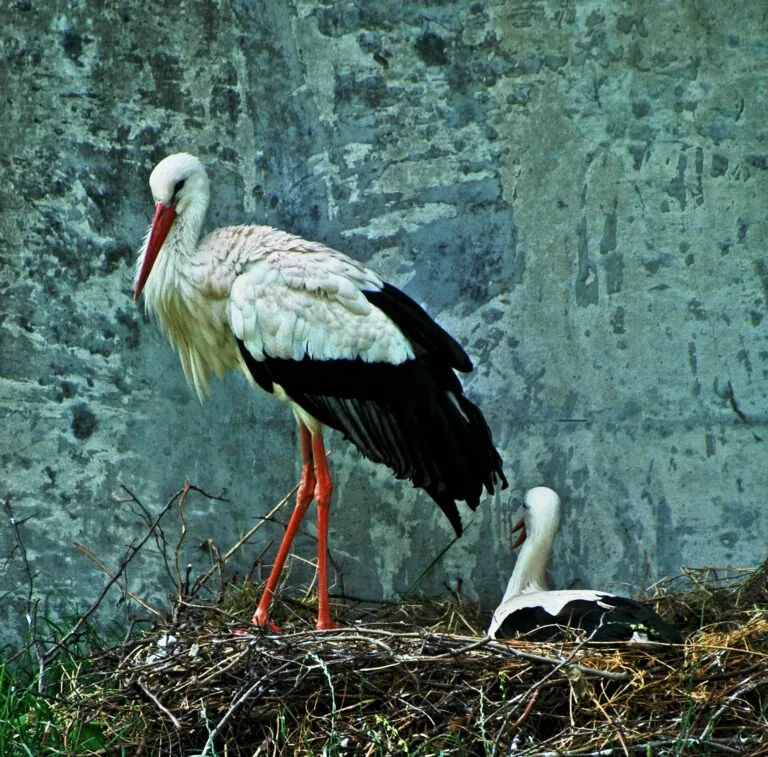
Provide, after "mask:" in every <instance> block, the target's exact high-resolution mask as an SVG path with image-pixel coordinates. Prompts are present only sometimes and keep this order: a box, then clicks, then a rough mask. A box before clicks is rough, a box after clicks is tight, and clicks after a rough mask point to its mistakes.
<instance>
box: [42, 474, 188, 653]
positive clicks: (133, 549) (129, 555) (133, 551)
mask: <svg viewBox="0 0 768 757" xmlns="http://www.w3.org/2000/svg"><path fill="white" fill-rule="evenodd" d="M183 491H184V489H180V490H179V491H177V492H176V494H174V495H173V496H172V497H171V498H170V499H169V500H168V502H167V503H166V504H165V506H164V507H163V509H162V510H160V512H159V513H158V514H157V515H156V516H155V518H154V519H153V521H152V523H151V524H150V526H149V530H148V531H147V533H146V534H145V535H144V538H143V539H142V540H141V541H140V542H139V543H138V545H136V546H134V545H131V546H130V547H129V548H128V551H127V552H126V554H125V556H124V557H123V559H122V560H120V564H119V565H118V568H117V572H116V573H115V574H114V575H110V579H109V581H107V583H106V584H105V585H104V587H103V588H102V590H101V591H100V592H99V595H98V596H97V597H96V599H95V600H94V602H93V603H92V604H91V606H90V607H89V608H88V609H87V610H86V611H85V612H84V613H83V614H82V615H81V616H80V617H79V618H78V619H77V622H76V623H75V625H74V626H72V628H70V629H69V631H67V633H65V634H64V636H62V637H61V639H59V641H58V642H56V643H55V644H54V646H53V647H52V648H51V649H49V650H48V651H47V652H46V654H45V660H46V662H48V661H50V660H51V659H53V657H54V655H55V653H56V652H57V651H58V650H59V649H60V648H62V647H63V646H64V643H65V642H66V641H67V640H68V639H70V638H71V637H72V636H74V635H75V634H76V633H77V632H78V631H79V630H80V628H81V627H82V626H83V624H84V623H85V622H86V621H87V620H88V618H90V617H91V615H93V613H94V612H96V609H97V608H98V607H99V605H100V604H101V603H102V602H103V601H104V597H105V596H106V595H107V592H108V591H109V590H110V589H111V588H112V585H113V584H115V583H117V582H118V580H119V579H120V576H122V575H123V573H124V572H125V570H126V568H127V567H128V564H129V563H130V562H131V560H133V558H134V557H135V556H136V555H137V554H138V552H139V550H140V549H141V548H142V547H143V546H144V545H145V544H146V543H147V541H149V538H150V537H151V536H152V534H153V533H154V532H155V529H156V528H157V527H158V524H159V523H160V521H161V520H162V518H163V516H164V515H165V514H166V513H167V512H168V510H170V509H171V507H172V506H173V503H174V502H175V501H176V499H177V498H178V497H179V496H181V493H182V492H183Z"/></svg>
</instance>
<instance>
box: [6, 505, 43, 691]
mask: <svg viewBox="0 0 768 757" xmlns="http://www.w3.org/2000/svg"><path fill="white" fill-rule="evenodd" d="M3 510H4V512H5V514H6V515H7V516H8V520H9V521H10V523H11V528H12V529H13V536H14V539H15V541H16V544H15V546H14V548H13V550H11V557H12V556H13V552H14V551H15V550H17V549H18V551H19V554H20V555H21V563H22V565H23V566H24V573H25V575H26V577H27V612H26V617H27V624H28V625H29V633H30V638H31V640H32V647H33V648H34V650H35V657H36V658H37V669H38V676H37V691H38V694H42V693H43V691H45V653H44V652H43V651H41V650H42V641H41V640H40V639H39V638H38V637H37V600H35V599H33V597H34V593H35V580H34V576H33V575H32V568H31V567H30V565H29V559H28V558H27V549H26V547H25V546H24V541H23V540H22V538H21V531H20V530H19V526H21V525H23V524H24V523H26V521H27V520H29V519H28V518H24V519H23V520H21V521H19V520H16V514H15V513H14V511H13V507H11V498H10V497H6V498H5V500H4V501H3ZM9 559H10V558H9Z"/></svg>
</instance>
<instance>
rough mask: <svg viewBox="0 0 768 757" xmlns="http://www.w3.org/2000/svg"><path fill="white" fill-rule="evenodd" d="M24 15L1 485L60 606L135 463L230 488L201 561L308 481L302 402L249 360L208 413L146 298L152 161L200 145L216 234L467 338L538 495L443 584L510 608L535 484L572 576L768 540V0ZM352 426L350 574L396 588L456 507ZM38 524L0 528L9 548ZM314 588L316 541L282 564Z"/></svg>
mask: <svg viewBox="0 0 768 757" xmlns="http://www.w3.org/2000/svg"><path fill="white" fill-rule="evenodd" d="M0 9H1V12H2V34H1V35H0V96H1V97H2V116H1V118H2V149H1V150H0V172H1V181H0V204H1V207H2V226H1V227H0V262H1V265H2V269H1V270H0V298H1V300H0V302H1V303H2V305H1V314H0V347H1V348H2V354H1V357H0V360H1V361H2V362H1V364H0V395H1V396H2V406H1V407H0V414H1V417H2V433H1V434H0V461H1V463H2V472H1V473H0V475H1V476H2V479H1V480H0V497H2V498H5V497H6V496H8V497H10V499H11V502H12V504H13V506H14V508H15V510H16V514H17V516H18V517H19V518H29V520H28V521H27V522H26V523H25V524H24V525H23V528H22V532H23V536H24V539H25V543H26V547H27V550H28V556H29V560H30V564H31V567H32V570H33V571H34V573H35V592H36V596H39V597H40V598H42V599H44V601H46V602H48V604H49V607H50V608H51V609H54V610H57V611H62V610H68V609H69V610H71V609H73V608H75V607H83V606H86V605H87V604H89V603H90V602H91V601H92V600H93V598H94V597H95V594H96V592H97V589H98V588H99V587H100V586H101V585H102V584H103V582H104V581H105V576H104V575H103V574H102V573H101V572H100V571H99V570H98V568H96V567H95V566H94V565H93V564H92V563H91V562H90V561H89V560H88V559H87V558H86V557H84V556H83V554H81V552H79V551H77V549H76V548H75V547H74V546H73V542H76V541H77V542H80V543H82V544H85V545H87V546H88V547H89V548H90V549H92V550H93V551H94V552H95V553H96V554H97V555H98V556H99V557H100V558H101V559H102V560H103V561H104V562H105V563H106V564H107V565H112V566H114V565H116V564H117V562H118V560H119V558H120V556H121V555H122V554H123V553H124V552H125V548H126V546H127V545H128V544H129V543H131V542H132V541H133V540H135V539H136V538H138V537H139V536H140V535H142V534H143V533H145V530H146V524H145V523H144V521H143V520H142V517H141V512H140V510H139V508H138V507H136V506H135V505H134V506H132V505H131V503H130V502H125V501H124V500H125V492H124V490H123V489H122V488H121V486H123V485H124V486H126V487H128V488H129V489H130V490H131V491H132V492H134V493H135V495H136V496H137V497H138V498H139V499H141V501H142V502H143V503H144V504H145V505H146V507H147V508H148V509H149V510H150V511H152V512H155V511H157V510H158V509H159V508H160V507H161V506H162V505H163V504H164V503H165V501H166V500H167V499H168V498H169V496H170V495H171V494H172V493H173V492H174V491H176V490H178V489H179V488H180V487H181V485H182V484H183V482H184V480H185V479H188V480H189V481H191V482H193V483H195V484H197V485H198V486H200V487H202V488H203V489H205V490H206V491H208V492H211V493H213V494H220V493H222V492H225V493H226V497H227V499H228V500H229V501H228V502H226V503H222V502H217V501H212V500H207V499H205V498H203V497H201V496H199V495H194V496H191V497H190V499H189V501H188V503H187V507H186V522H187V527H188V529H189V533H188V537H187V543H186V545H187V546H186V551H185V554H184V555H183V556H182V558H183V561H186V560H192V561H193V562H194V563H195V565H196V566H204V565H205V564H206V561H207V560H208V559H209V557H208V555H207V554H206V553H205V552H204V551H202V550H200V549H199V545H200V544H201V543H203V541H204V540H205V539H208V538H212V539H214V540H215V541H216V542H217V543H218V544H219V545H221V546H222V547H227V546H228V545H230V544H232V543H233V542H234V540H235V539H236V538H237V536H239V535H240V534H241V533H243V532H244V531H245V530H246V529H248V528H249V527H250V526H251V525H253V524H254V523H255V522H256V519H257V518H258V517H259V516H262V515H264V514H265V513H266V512H267V511H268V510H269V508H270V507H271V506H272V505H273V504H274V503H275V502H277V501H278V500H279V499H280V498H281V497H282V495H283V494H284V493H285V492H286V491H287V490H288V489H289V488H290V487H291V486H292V485H293V483H294V482H295V481H296V478H297V470H298V468H297V455H296V441H297V440H296V431H295V428H294V422H293V418H292V415H291V413H290V411H289V410H288V408H287V407H285V406H283V405H281V404H280V403H278V402H275V401H274V400H273V399H272V398H270V397H267V396H266V395H260V394H258V393H257V392H254V391H252V390H251V389H249V387H248V386H247V385H246V383H245V381H244V379H242V378H241V377H239V376H235V375H232V376H229V377H228V378H227V379H226V380H225V381H224V382H219V383H217V384H216V386H215V388H214V391H213V396H212V397H211V400H210V401H209V402H208V403H207V404H205V405H203V406H201V405H200V404H199V403H198V402H197V400H195V399H194V398H193V396H192V394H191V393H190V392H189V391H188V389H187V387H186V385H185V383H184V379H183V376H182V373H181V369H180V367H179V364H178V359H177V357H176V356H175V354H174V353H173V352H172V351H171V349H170V348H169V347H168V345H167V344H166V343H165V341H164V338H163V337H162V336H161V334H160V333H159V330H158V328H157V326H156V325H155V324H153V323H151V322H150V321H148V320H147V319H146V318H145V317H144V315H143V311H142V308H141V307H139V306H137V305H135V304H134V303H133V302H132V300H131V287H132V278H133V267H134V259H135V254H136V250H137V249H138V247H139V245H140V243H141V240H142V238H143V234H144V233H145V230H146V228H147V225H148V222H149V220H150V217H151V212H152V200H151V196H150V193H149V188H148V185H147V179H148V177H149V173H150V171H151V169H152V167H153V165H154V164H155V163H156V162H157V161H158V160H159V159H160V158H162V157H163V156H165V155H166V154H168V153H170V152H176V151H179V150H187V151H190V152H194V153H196V154H198V155H199V156H201V157H202V158H203V160H204V161H205V162H206V164H207V165H208V166H209V167H210V173H211V177H212V182H213V195H214V199H213V205H212V209H211V212H210V214H209V218H208V222H207V223H208V228H213V227H214V226H221V225H225V224H231V223H244V222H258V223H267V224H271V225H274V226H279V227H282V228H285V229H287V230H289V231H292V232H295V233H298V234H301V235H303V236H306V237H308V238H311V239H315V240H319V241H322V242H325V243H327V244H329V245H331V246H334V247H336V248H338V249H340V250H342V251H344V252H346V253H348V254H350V255H352V256H354V257H356V258H358V259H360V260H362V261H365V263H367V264H369V265H370V266H371V267H373V268H375V269H376V270H377V271H379V272H380V273H381V274H382V275H383V276H384V277H385V278H387V279H389V280H390V281H392V282H393V283H395V284H397V285H399V286H401V287H402V288H404V289H405V291H407V292H408V293H409V294H410V295H412V296H413V297H414V298H416V299H417V300H418V301H420V302H421V303H423V304H424V305H425V306H426V307H427V309H428V310H429V311H430V313H432V314H433V315H434V316H435V317H437V318H438V319H439V321H440V322H441V323H442V324H443V325H445V326H446V327H447V328H448V329H449V330H451V331H452V332H453V333H454V334H455V335H456V336H457V337H458V338H459V339H460V341H461V342H462V343H463V344H464V345H465V346H466V348H467V350H468V351H469V353H470V354H471V356H472V358H473V359H474V361H475V363H476V366H477V370H476V371H475V372H474V373H473V374H472V375H471V376H470V377H469V378H468V379H467V380H466V382H465V383H466V386H467V391H468V393H469V394H470V396H472V397H473V398H474V399H475V400H477V401H478V403H479V404H480V405H481V406H482V408H483V410H484V412H485V413H486V415H487V417H488V420H489V423H490V425H491V427H492V429H493V432H494V435H495V438H496V439H497V441H498V444H499V448H500V450H501V453H502V456H503V458H504V460H505V465H506V470H507V473H508V476H509V478H510V482H511V488H510V489H509V490H508V491H507V492H504V493H503V494H500V495H499V494H497V495H496V496H494V497H488V498H486V500H485V501H484V502H483V505H482V507H481V509H480V510H479V511H478V513H477V514H476V515H475V516H474V517H468V516H469V515H470V514H469V513H468V512H465V521H468V522H469V528H468V531H467V533H466V535H465V536H464V537H463V538H462V539H461V540H460V541H459V542H457V543H456V544H455V545H454V546H453V547H452V548H451V549H450V550H449V551H448V552H447V554H446V555H445V557H444V558H443V559H442V561H441V562H440V563H439V564H438V565H437V566H436V567H435V568H434V569H433V571H432V572H431V573H430V575H429V577H428V578H427V580H426V581H425V582H424V583H423V584H422V588H423V589H424V590H425V591H427V592H432V593H439V592H443V593H445V592H446V589H445V587H444V582H447V583H448V584H449V585H455V583H456V581H457V580H458V579H461V580H462V582H463V583H462V590H463V592H464V593H465V594H466V595H468V596H470V597H473V598H478V599H480V600H482V601H483V602H484V603H485V604H486V605H488V606H490V605H491V604H492V603H493V601H494V600H495V599H497V598H498V597H499V595H500V592H501V590H502V588H503V586H504V584H505V582H506V578H507V576H508V574H509V572H510V570H511V568H512V566H513V564H514V557H513V555H512V554H511V552H510V548H509V545H510V529H511V526H512V525H513V524H514V522H515V520H516V518H517V515H518V513H519V503H520V498H521V494H522V493H523V492H524V490H525V489H526V488H528V487H530V486H532V485H537V484H541V483H546V484H549V485H551V486H553V487H554V488H555V489H557V490H558V491H559V492H560V493H561V495H562V496H563V500H564V522H563V526H562V530H561V533H560V536H559V538H558V540H557V542H556V546H555V556H554V561H553V566H552V578H553V582H554V583H555V584H556V585H558V586H564V585H568V586H570V585H582V586H590V585H591V586H600V587H605V588H612V589H621V590H625V591H634V590H636V589H639V588H643V587H646V586H648V585H649V584H650V583H652V582H653V581H654V580H655V579H657V578H660V577H662V576H665V575H669V574H674V573H676V572H678V571H679V570H680V567H681V566H682V565H689V566H701V565H717V566H724V565H736V566H750V565H753V564H755V563H757V562H758V561H760V560H762V559H763V558H765V556H766V544H767V543H768V518H766V503H765V500H766V489H767V486H766V484H768V472H767V471H768V453H767V452H766V447H767V445H768V438H767V437H768V428H767V427H766V398H767V396H768V338H766V334H767V332H766V325H767V324H768V321H766V319H765V315H766V304H767V302H768V254H767V253H766V240H768V234H767V233H766V231H767V226H768V218H767V215H768V214H767V212H766V211H767V210H768V201H767V200H766V197H767V196H768V74H767V72H768V20H767V18H766V14H767V13H768V10H767V6H766V4H765V3H764V2H740V3H725V2H722V0H679V1H677V0H676V1H675V2H671V1H670V2H657V1H656V0H654V1H653V2H642V0H635V1H633V2H621V1H619V0H616V1H613V0H612V1H611V2H608V0H602V1H600V0H590V1H588V2H569V0H533V1H532V2H525V3H517V2H503V1H502V2H494V1H493V0H476V1H470V0H455V1H454V2H451V1H450V0H435V1H434V2H418V3H417V2H401V1H400V0H378V1H377V2H363V1H359V2H354V3H353V2H344V1H342V2H335V1H334V2H319V1H315V2H305V0H288V1H287V2H286V1H284V0H261V1H259V0H252V1H250V2H249V1H246V0H241V1H239V2H226V1H225V0H221V2H218V3H214V2H186V3H178V2H164V1H162V0H161V1H160V2H158V1H157V0H154V1H153V2H146V1H145V0H137V1H136V2H127V1H125V2H108V3H102V2H95V0H79V2H72V1H71V0H66V1H65V0H58V2H56V1H54V0H50V1H49V2H44V3H43V2H41V3H35V2H29V0H16V1H15V2H8V1H7V0H3V1H2V3H0ZM330 443H331V447H332V448H333V457H332V461H333V468H334V470H335V474H336V477H337V482H338V485H337V489H336V498H335V506H334V511H333V516H332V521H331V525H332V533H331V539H332V542H331V548H332V555H333V559H334V561H335V565H336V568H337V570H338V573H337V576H338V583H337V590H338V588H339V587H340V586H341V585H343V587H344V588H345V589H346V590H347V591H348V592H350V593H355V594H358V595H365V596H371V597H381V596H395V595H396V593H397V592H398V591H402V590H404V589H405V588H406V587H408V586H409V585H410V584H411V582H412V581H413V580H414V579H415V578H416V577H417V576H418V575H419V574H420V573H421V571H422V570H423V569H424V568H425V567H426V566H427V565H428V564H429V563H430V562H431V560H432V559H433V557H434V556H435V555H436V554H437V552H438V551H439V550H440V549H441V548H442V547H443V546H445V545H446V544H447V543H448V542H449V541H450V539H451V531H450V528H449V526H448V524H447V522H446V521H445V520H444V519H443V517H442V515H441V514H440V512H439V510H438V509H437V507H435V506H434V505H433V504H432V502H431V501H430V500H429V499H428V498H427V497H426V496H425V495H424V494H423V493H420V492H416V491H414V490H412V489H411V487H410V485H408V484H405V483H402V482H397V481H395V480H394V479H393V478H392V477H391V476H390V475H389V473H388V472H387V471H386V470H384V469H382V468H379V467H376V466H374V465H372V464H369V463H368V462H367V461H365V460H362V459H361V458H360V456H359V455H358V454H357V453H356V452H355V451H354V450H353V449H351V448H350V446H349V445H348V444H346V443H344V442H343V441H342V440H341V439H340V438H338V437H336V436H334V435H331V442H330ZM279 517H280V519H281V520H285V516H284V515H283V513H281V514H280V516H279ZM313 518H314V515H313V516H312V519H310V523H309V524H308V526H307V529H306V534H305V536H303V537H302V538H301V539H299V543H298V548H299V550H300V551H301V553H302V554H304V555H306V556H308V557H311V555H312V553H313V549H314V545H313V539H312V534H313V531H314V525H313V522H314V521H313ZM4 522H5V521H4ZM281 533H282V529H281V528H280V527H279V526H277V525H275V526H269V527H268V528H265V529H264V530H262V531H261V532H260V533H259V535H258V537H257V538H256V539H254V543H253V544H251V545H249V547H248V549H247V551H246V555H244V556H243V558H242V560H241V561H240V562H239V563H238V566H237V567H239V569H241V570H245V569H247V568H248V565H249V563H250V561H251V560H253V559H254V558H255V557H256V556H257V555H258V554H259V553H260V552H261V551H262V550H263V549H264V548H265V547H266V546H267V544H268V543H269V541H270V540H272V539H276V538H278V537H279V536H280V535H281ZM166 537H167V538H168V539H169V541H170V542H171V544H172V543H173V541H174V539H175V536H174V534H173V526H172V524H171V523H170V522H169V524H168V527H167V532H166ZM13 544H14V541H13V532H12V530H11V528H10V526H9V525H8V524H7V522H5V525H4V526H3V528H2V529H0V556H2V557H3V558H4V557H5V556H7V555H10V554H11V552H12V548H13ZM272 548H273V549H274V546H273V547H272ZM153 549H154V546H153ZM153 554H154V555H155V556H153ZM271 554H272V553H270V552H267V554H266V557H265V559H266V560H267V561H268V562H269V560H270V555H271ZM197 569H198V568H197V567H196V568H195V570H197ZM0 571H2V597H3V600H2V612H1V614H0V625H1V626H2V628H3V629H4V633H6V634H13V633H14V632H18V633H19V634H20V633H23V631H24V620H23V617H22V616H23V608H24V606H25V602H26V585H25V582H24V574H23V572H22V566H21V563H20V561H19V559H18V555H17V554H15V555H13V559H11V560H10V561H7V562H6V561H3V562H2V563H0ZM307 575H308V571H307V569H306V568H305V567H304V568H302V567H301V563H299V562H296V561H295V562H294V570H293V573H292V574H291V576H290V578H289V586H292V587H294V588H295V589H296V590H298V589H299V587H300V586H301V585H302V584H304V583H305V582H306V581H305V579H306V577H307ZM165 576H166V574H165V568H164V566H163V565H162V563H161V561H160V560H159V559H158V558H157V556H156V553H149V552H148V553H147V555H146V556H145V557H144V558H143V560H139V561H138V563H137V565H136V567H135V568H132V569H131V571H130V575H129V579H130V582H131V586H132V588H133V589H134V590H135V591H136V592H137V593H138V594H140V595H142V596H152V595H155V596H156V595H162V593H163V592H165V591H167V590H168V587H169V583H168V580H167V578H166V577H165ZM116 598H117V597H115V599H116ZM113 608H114V604H113V605H112V606H111V607H110V608H108V609H113ZM115 612H119V609H116V610H115ZM16 638H18V637H16Z"/></svg>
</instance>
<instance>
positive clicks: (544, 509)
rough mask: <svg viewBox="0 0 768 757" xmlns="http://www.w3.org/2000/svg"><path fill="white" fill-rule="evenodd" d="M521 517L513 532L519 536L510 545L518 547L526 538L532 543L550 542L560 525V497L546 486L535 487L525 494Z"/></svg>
mask: <svg viewBox="0 0 768 757" xmlns="http://www.w3.org/2000/svg"><path fill="white" fill-rule="evenodd" d="M523 507H524V508H525V509H524V511H523V517H522V518H520V520H519V521H518V522H517V523H516V524H515V527H514V528H513V529H512V531H513V532H515V531H520V535H519V536H518V537H517V539H516V540H515V543H514V544H513V545H512V546H513V548H514V547H519V546H520V545H521V544H522V543H523V542H524V541H525V540H526V538H528V537H530V538H531V540H532V541H536V542H538V541H540V540H542V541H546V540H551V539H552V537H553V536H554V535H555V532H556V531H557V527H558V525H559V523H560V497H558V496H557V493H556V492H554V491H552V489H549V488H548V487H546V486H536V487H534V488H533V489H529V490H528V491H527V492H526V493H525V504H524V505H523Z"/></svg>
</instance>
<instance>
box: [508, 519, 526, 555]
mask: <svg viewBox="0 0 768 757" xmlns="http://www.w3.org/2000/svg"><path fill="white" fill-rule="evenodd" d="M515 531H519V532H520V536H518V537H517V539H515V543H514V544H513V545H512V549H517V548H518V547H519V546H520V545H521V544H522V543H523V542H524V541H525V537H526V536H528V532H527V531H526V530H525V518H520V520H519V521H517V523H515V527H514V528H513V529H512V533H515Z"/></svg>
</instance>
